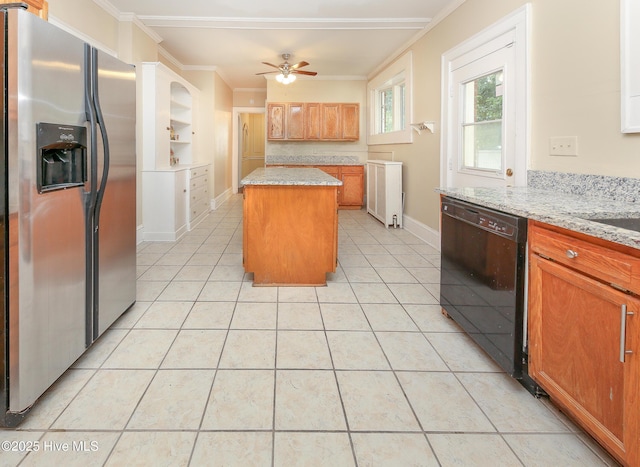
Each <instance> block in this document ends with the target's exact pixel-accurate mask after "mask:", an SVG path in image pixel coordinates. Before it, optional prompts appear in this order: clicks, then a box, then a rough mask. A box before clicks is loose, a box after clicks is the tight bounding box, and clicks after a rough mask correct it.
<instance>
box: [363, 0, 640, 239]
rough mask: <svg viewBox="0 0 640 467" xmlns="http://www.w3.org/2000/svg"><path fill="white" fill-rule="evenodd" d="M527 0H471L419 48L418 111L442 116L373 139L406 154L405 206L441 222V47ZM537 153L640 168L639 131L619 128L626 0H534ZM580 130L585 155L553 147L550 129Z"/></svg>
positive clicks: (570, 164) (537, 160)
mask: <svg viewBox="0 0 640 467" xmlns="http://www.w3.org/2000/svg"><path fill="white" fill-rule="evenodd" d="M525 3H526V2H524V1H522V0H466V2H465V3H463V4H462V5H461V6H460V7H458V8H457V9H456V10H455V11H454V12H453V13H452V14H451V15H449V16H448V17H447V18H445V19H444V20H443V21H441V22H440V23H439V24H437V25H436V26H435V27H434V28H433V29H432V30H430V31H429V32H428V33H426V34H425V35H424V36H423V37H422V38H420V39H419V40H418V41H417V42H416V43H414V44H413V45H412V46H411V47H410V49H411V50H413V60H414V62H413V67H414V68H413V69H414V81H413V82H414V120H415V121H423V120H432V121H435V122H436V132H435V134H430V133H428V132H424V131H423V132H422V134H421V135H417V134H416V135H415V138H414V143H413V144H403V145H385V146H375V147H374V146H371V147H370V150H372V151H375V150H390V151H393V153H394V157H395V160H398V161H402V162H403V163H404V171H403V184H404V187H403V188H404V191H405V193H406V201H405V214H406V215H408V216H409V217H411V218H413V219H414V220H416V221H418V222H421V223H423V224H426V225H427V226H428V227H430V228H432V229H434V230H438V229H439V225H438V223H439V206H438V195H437V194H436V193H435V192H434V188H435V187H437V186H438V185H439V183H440V179H439V176H440V136H441V132H440V130H441V127H440V123H441V122H440V116H441V115H440V109H441V99H440V86H441V76H440V68H441V63H440V60H441V56H442V54H443V53H444V52H446V51H447V50H449V49H451V48H453V47H454V46H456V45H458V44H460V43H461V42H464V41H465V40H466V39H468V38H470V37H471V36H473V35H474V34H476V33H478V32H480V31H482V30H483V29H485V28H486V27H488V26H490V25H491V24H493V23H495V22H496V21H498V20H499V19H501V18H502V17H504V16H506V15H507V14H509V13H511V12H512V11H514V10H516V9H518V8H519V7H521V6H522V5H524V4H525ZM531 5H532V21H531V25H532V28H531V51H532V57H531V83H532V86H531V107H530V111H531V113H530V116H531V134H530V137H531V158H530V161H529V167H530V168H532V169H537V170H552V171H562V172H575V173H588V174H602V175H611V176H626V177H636V178H637V177H640V135H623V134H622V133H621V132H620V65H619V34H620V28H619V7H618V2H601V1H598V0H563V1H560V2H559V1H557V0H532V1H531ZM553 136H578V150H579V156H578V157H558V156H550V155H549V154H548V147H549V138H550V137H553Z"/></svg>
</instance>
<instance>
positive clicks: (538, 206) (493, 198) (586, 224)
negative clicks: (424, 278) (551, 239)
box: [436, 187, 640, 249]
mask: <svg viewBox="0 0 640 467" xmlns="http://www.w3.org/2000/svg"><path fill="white" fill-rule="evenodd" d="M436 191H437V192H439V193H441V194H444V195H447V196H450V197H452V198H456V199H460V200H463V201H468V202H470V203H474V204H478V205H480V206H484V207H487V208H491V209H495V210H498V211H502V212H506V213H509V214H513V215H516V216H521V217H526V218H528V219H534V220H537V221H540V222H544V223H547V224H551V225H555V226H557V227H563V228H565V229H568V230H573V231H576V232H580V233H584V234H587V235H591V236H593V237H598V238H602V239H605V240H609V241H612V242H615V243H619V244H622V245H627V246H631V247H633V248H638V249H640V232H636V231H633V230H627V229H623V228H619V227H614V226H610V225H606V224H601V223H598V222H593V221H589V220H588V219H615V218H640V203H630V202H626V201H617V200H613V199H610V198H605V197H596V196H585V195H574V194H569V193H558V192H554V191H550V190H541V189H538V188H529V187H511V188H478V187H475V188H471V187H464V188H438V189H436Z"/></svg>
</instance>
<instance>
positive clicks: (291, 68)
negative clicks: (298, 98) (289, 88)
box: [256, 54, 318, 84]
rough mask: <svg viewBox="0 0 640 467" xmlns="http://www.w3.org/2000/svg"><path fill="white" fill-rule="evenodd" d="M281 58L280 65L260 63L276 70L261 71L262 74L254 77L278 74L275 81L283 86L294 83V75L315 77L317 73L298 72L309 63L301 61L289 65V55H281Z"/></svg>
mask: <svg viewBox="0 0 640 467" xmlns="http://www.w3.org/2000/svg"><path fill="white" fill-rule="evenodd" d="M282 58H283V59H284V63H281V64H280V65H274V64H273V63H269V62H262V63H263V64H265V65H268V66H271V67H273V68H276V70H273V71H263V72H262V73H256V75H266V74H269V73H279V74H278V75H277V76H276V80H277V81H278V82H280V83H283V84H289V83H292V82H293V81H295V79H296V77H295V75H296V74H298V75H308V76H315V75H317V74H318V73H316V72H315V71H304V70H300V68H302V67H305V66H307V65H309V63H307V62H305V61H302V62H298V63H296V64H295V65H291V64H290V63H289V58H291V54H282Z"/></svg>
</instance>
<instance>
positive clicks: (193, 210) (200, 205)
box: [189, 201, 209, 220]
mask: <svg viewBox="0 0 640 467" xmlns="http://www.w3.org/2000/svg"><path fill="white" fill-rule="evenodd" d="M208 209H209V205H208V204H207V203H204V202H202V201H198V202H196V203H192V204H191V206H190V207H189V220H194V219H195V218H197V217H198V216H200V215H201V214H202V213H204V212H206V211H207V210H208Z"/></svg>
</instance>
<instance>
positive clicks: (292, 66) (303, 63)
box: [289, 61, 309, 70]
mask: <svg viewBox="0 0 640 467" xmlns="http://www.w3.org/2000/svg"><path fill="white" fill-rule="evenodd" d="M307 65H309V63H308V62H305V61H302V62H298V63H296V64H295V65H291V66H290V67H289V68H291V69H292V70H295V69H297V68H302V67H303V66H307Z"/></svg>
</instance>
